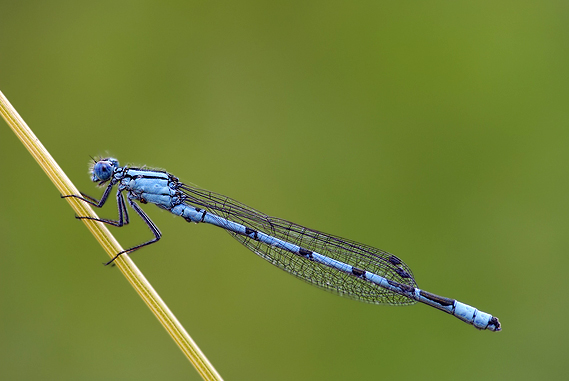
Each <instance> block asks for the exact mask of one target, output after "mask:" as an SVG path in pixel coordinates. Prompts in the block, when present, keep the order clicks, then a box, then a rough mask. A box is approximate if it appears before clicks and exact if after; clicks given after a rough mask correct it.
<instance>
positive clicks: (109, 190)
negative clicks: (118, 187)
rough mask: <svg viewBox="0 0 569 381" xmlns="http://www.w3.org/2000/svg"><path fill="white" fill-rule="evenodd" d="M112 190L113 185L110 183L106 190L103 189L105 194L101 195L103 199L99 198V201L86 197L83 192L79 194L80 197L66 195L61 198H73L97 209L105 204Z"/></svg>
mask: <svg viewBox="0 0 569 381" xmlns="http://www.w3.org/2000/svg"><path fill="white" fill-rule="evenodd" d="M112 188H113V184H112V183H111V184H109V186H108V187H107V189H105V192H104V193H103V197H101V200H97V199H96V198H93V197H91V196H88V195H86V194H85V193H83V192H81V196H77V195H76V194H68V195H65V196H61V198H67V197H75V198H78V199H79V200H83V201H85V202H86V203H88V204H91V205H93V206H96V207H97V208H100V207H102V206H103V205H105V202H107V198H109V194H110V193H111V189H112Z"/></svg>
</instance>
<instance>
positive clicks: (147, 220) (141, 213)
mask: <svg viewBox="0 0 569 381" xmlns="http://www.w3.org/2000/svg"><path fill="white" fill-rule="evenodd" d="M121 198H122V197H121ZM123 203H124V199H123ZM128 204H129V205H130V206H131V207H132V209H134V211H135V212H136V213H137V214H138V215H139V216H140V218H142V220H143V221H144V222H145V223H146V225H147V226H148V227H149V228H150V231H152V234H154V238H153V239H151V240H150V241H147V242H144V243H141V244H140V245H136V246H133V247H131V248H130V249H127V250H123V251H121V252H120V253H118V254H117V255H115V256H114V257H113V259H111V260H110V261H108V262H107V263H105V266H107V265H110V264H111V263H113V262H114V260H115V259H117V258H118V257H119V256H120V255H121V254H125V253H130V252H133V251H134V250H137V249H140V248H141V247H144V246H147V245H150V244H151V243H154V242H157V241H158V240H159V239H160V238H161V237H162V233H161V232H160V229H158V227H157V226H156V225H155V224H154V222H152V220H151V219H150V217H148V215H147V214H146V213H144V211H143V210H142V209H141V208H140V206H138V205H137V204H136V203H135V202H134V201H133V200H132V199H131V198H130V197H129V198H128ZM125 212H126V210H125Z"/></svg>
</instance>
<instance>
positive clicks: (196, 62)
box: [0, 1, 569, 380]
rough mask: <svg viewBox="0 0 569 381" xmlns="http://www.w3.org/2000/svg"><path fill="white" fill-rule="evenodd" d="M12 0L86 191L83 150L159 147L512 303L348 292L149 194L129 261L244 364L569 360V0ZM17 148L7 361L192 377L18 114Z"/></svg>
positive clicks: (228, 366) (10, 53)
mask: <svg viewBox="0 0 569 381" xmlns="http://www.w3.org/2000/svg"><path fill="white" fill-rule="evenodd" d="M0 6H1V12H0V90H1V91H2V92H4V94H5V95H6V96H7V97H8V99H9V100H10V101H11V102H12V104H13V105H14V106H15V107H16V109H17V110H18V111H19V112H20V114H21V115H22V117H23V118H24V119H25V120H26V121H27V123H28V124H29V125H30V126H31V127H32V129H33V130H34V131H35V133H36V134H37V136H38V138H39V139H40V140H41V141H42V143H43V144H44V145H45V146H46V147H47V149H48V150H49V151H50V152H51V154H52V155H53V156H54V158H55V159H56V160H57V161H58V163H59V164H60V165H61V167H62V168H63V169H64V170H65V171H66V172H67V174H68V176H69V177H70V178H71V179H72V180H73V181H74V182H75V183H76V185H77V186H78V187H79V188H80V189H81V190H83V191H85V192H86V193H88V194H91V195H94V196H97V197H98V196H99V195H100V194H101V190H100V189H97V188H96V187H95V185H94V184H93V183H91V182H90V180H89V178H88V175H87V164H88V161H89V155H105V154H112V155H113V156H115V157H117V158H118V159H119V160H120V161H121V163H123V164H127V163H129V164H135V165H143V164H146V165H148V166H152V167H158V168H164V169H167V170H168V171H170V172H172V173H174V174H175V175H176V176H178V177H179V178H180V179H181V180H183V181H185V182H189V183H194V184H197V185H199V186H200V187H203V188H206V189H210V190H213V191H216V192H219V193H222V194H226V195H228V196H230V197H232V198H235V199H237V200H239V201H241V202H244V203H246V204H248V205H251V206H253V207H255V208H257V209H259V210H261V211H263V212H265V213H267V214H270V215H274V216H279V217H282V218H286V219H289V220H292V221H295V222H297V223H300V224H303V225H306V226H309V227H311V228H315V229H318V230H322V231H325V232H329V233H332V234H336V235H339V236H342V237H348V238H350V239H353V240H356V241H360V242H364V243H366V244H369V245H373V246H377V247H379V248H381V249H384V250H387V251H390V252H392V253H394V254H396V255H397V256H399V257H401V258H402V259H403V260H404V261H405V262H406V263H407V264H408V265H409V266H410V267H411V268H412V269H413V272H414V274H415V277H416V279H417V282H418V284H419V286H420V287H421V288H424V289H425V290H428V291H431V292H434V293H437V294H440V295H444V296H448V297H452V298H457V299H458V300H461V301H463V302H465V303H468V304H471V305H473V306H475V307H477V308H479V309H481V310H483V311H486V312H489V313H491V314H493V315H495V316H497V317H499V318H500V320H501V322H502V324H503V331H502V332H500V333H492V332H479V331H477V330H476V329H474V328H472V327H471V326H468V325H466V324H464V323H461V322H460V321H458V320H457V319H455V318H453V317H451V316H447V315H445V314H444V313H441V312H439V311H436V310H434V309H432V308H428V307H426V306H423V305H415V306H411V307H387V306H374V305H368V304H364V303H357V302H354V301H351V300H348V299H344V298H339V297H337V296H335V295H332V294H329V293H326V292H323V291H321V290H319V289H317V288H315V287H312V286H309V285H307V284H305V283H303V282H301V281H298V280H296V279H294V278H293V277H291V276H290V275H288V274H286V273H284V272H282V271H280V270H279V269H277V268H275V267H273V266H271V265H269V264H268V263H266V262H265V261H263V260H261V259H260V258H259V257H257V256H256V255H254V254H253V253H251V252H250V251H248V250H247V249H246V248H245V247H243V246H241V245H239V244H238V243H237V242H236V241H235V240H234V239H232V238H231V237H230V236H229V235H228V234H226V233H224V232H223V231H220V230H219V229H215V228H213V227H209V226H204V225H194V224H192V225H190V224H187V223H186V222H184V221H183V220H181V219H180V218H175V217H173V216H172V215H170V214H168V213H166V212H163V211H160V210H159V209H158V208H155V207H153V206H152V205H149V206H147V207H146V208H145V209H146V210H147V211H148V213H149V214H150V216H151V218H153V219H154V221H155V222H156V223H157V225H158V226H159V227H160V228H161V229H162V232H163V233H164V237H163V240H162V241H161V242H160V243H159V244H157V245H154V246H152V247H149V248H145V249H144V250H141V251H139V252H137V253H136V254H134V255H133V256H132V258H133V259H134V260H135V262H136V263H137V265H138V266H139V267H140V269H141V270H142V271H143V272H144V274H145V275H146V276H147V278H148V279H149V280H150V282H151V283H152V284H153V285H154V286H155V287H156V289H157V291H158V292H159V293H160V294H161V296H162V297H163V298H164V300H165V301H166V302H167V303H168V305H169V306H170V308H171V309H172V310H173V311H174V313H175V314H176V315H177V317H178V318H179V320H180V321H181V322H182V324H183V325H184V326H185V327H186V329H187V330H188V332H189V333H190V335H192V337H193V338H194V339H195V340H196V341H197V343H198V344H199V346H200V347H201V349H202V350H203V351H204V352H205V354H206V355H207V356H208V358H209V359H210V361H211V362H212V363H213V364H214V365H215V366H216V368H217V369H218V371H219V372H220V373H221V375H222V376H224V377H225V378H226V379H227V380H313V379H321V380H348V379H366V380H373V379H380V378H381V379H457V378H461V379H464V380H470V379H493V380H496V379H516V380H521V379H528V380H532V379H538V378H539V379H562V378H565V377H566V374H567V371H568V370H569V365H568V363H567V354H568V353H569V351H568V348H567V347H568V345H567V342H568V339H569V328H568V326H567V316H568V313H569V308H568V302H567V300H568V297H567V290H568V289H569V288H568V287H567V281H566V277H567V268H568V265H569V259H568V253H567V247H568V239H567V231H568V227H569V224H568V215H569V202H568V197H567V191H568V187H569V181H568V171H567V162H568V159H569V154H568V151H567V147H568V143H569V126H568V122H569V107H568V105H569V102H568V101H569V75H568V68H569V48H568V47H569V17H568V16H569V3H568V2H567V1H557V2H555V1H543V2H530V1H480V2H459V4H456V3H455V2H445V1H429V2H407V1H401V2H385V1H368V2H363V1H362V2H336V1H308V2H307V1H296V2H294V1H286V2H274V1H273V2H264V1H240V2H232V1H227V2H209V1H191V2H187V1H180V2H149V1H122V2H121V1H119V2H116V1H99V2H75V1H49V2H41V1H18V2H8V1H2V2H1V3H0ZM2 123H3V122H2ZM0 163H2V176H1V177H0V185H1V186H0V250H1V255H0V319H1V320H0V374H1V376H2V379H6V380H30V379H43V380H47V379H57V380H101V379H116V380H157V379H169V380H175V379H194V380H195V379H198V378H199V377H198V375H197V373H196V371H195V370H194V369H193V368H192V366H191V365H190V364H189V362H188V361H187V360H186V359H185V358H184V356H183V355H182V353H181V352H180V351H179V349H178V348H177V347H176V346H175V345H174V343H173V342H172V340H171V339H170V338H169V336H168V335H167V334H166V332H165V331H164V330H163V329H162V328H161V327H160V325H159V324H158V323H157V321H156V320H155V318H154V317H153V316H152V315H151V313H150V312H149V311H148V310H147V308H146V307H145V305H144V304H143V303H142V302H141V300H140V299H139V298H138V296H137V295H136V294H135V293H134V291H133V290H132V289H131V287H130V286H129V285H128V284H127V282H126V281H125V280H124V278H123V277H122V276H121V275H120V273H119V272H118V270H117V269H116V268H115V269H113V268H104V267H103V266H101V262H103V261H106V260H107V259H108V258H107V256H106V254H105V253H104V252H103V250H102V249H101V248H100V247H99V245H98V244H97V243H96V241H95V240H94V239H93V238H92V237H91V236H90V234H89V233H88V231H87V229H86V228H85V227H84V226H83V224H82V223H80V222H78V221H76V220H75V219H74V218H73V211H72V210H71V208H70V207H69V206H68V205H67V203H66V202H65V201H63V200H61V199H59V193H58V192H57V190H56V189H55V188H54V186H53V185H52V184H51V183H50V181H49V180H48V178H47V177H46V176H45V174H44V173H43V172H42V171H41V170H40V168H39V167H38V165H37V164H36V163H35V162H34V161H33V159H32V158H31V157H30V155H29V154H28V153H27V152H26V151H25V149H24V148H23V146H22V145H21V144H20V143H19V141H18V140H17V139H16V138H15V136H14V135H13V133H12V132H10V131H9V129H8V128H5V127H2V128H0ZM99 214H100V215H101V216H104V217H115V216H116V207H115V204H114V201H113V202H110V203H109V205H108V206H107V207H106V208H105V209H103V210H101V211H100V212H99ZM112 232H113V233H115V234H116V236H117V238H118V239H119V241H120V242H121V243H122V244H123V246H125V247H127V246H131V245H134V244H137V243H139V242H141V241H142V240H145V239H148V238H149V237H150V233H149V232H148V230H147V229H146V228H145V227H144V225H143V224H142V222H141V221H139V220H138V219H136V218H133V223H132V224H131V226H129V227H127V228H124V229H120V230H119V229H112Z"/></svg>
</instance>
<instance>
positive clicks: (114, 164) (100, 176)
mask: <svg viewBox="0 0 569 381" xmlns="http://www.w3.org/2000/svg"><path fill="white" fill-rule="evenodd" d="M118 167H119V162H118V160H117V159H114V158H112V157H108V158H106V159H99V160H96V161H94V164H93V167H92V168H91V180H92V181H93V182H98V183H99V184H103V183H105V182H107V181H109V180H110V179H111V176H113V173H114V171H115V169H117V168H118Z"/></svg>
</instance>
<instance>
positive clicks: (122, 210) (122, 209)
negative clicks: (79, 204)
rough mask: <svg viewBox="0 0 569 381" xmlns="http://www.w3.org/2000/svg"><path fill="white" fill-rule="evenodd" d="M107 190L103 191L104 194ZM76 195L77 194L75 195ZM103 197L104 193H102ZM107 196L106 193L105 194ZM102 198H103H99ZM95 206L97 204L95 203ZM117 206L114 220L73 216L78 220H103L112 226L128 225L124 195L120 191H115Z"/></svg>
mask: <svg viewBox="0 0 569 381" xmlns="http://www.w3.org/2000/svg"><path fill="white" fill-rule="evenodd" d="M106 193H107V192H106V191H105V194H106ZM75 197H77V196H75ZM103 197H104V195H103ZM107 197H108V195H107ZM77 198H80V197H77ZM101 200H103V199H101ZM95 206H97V205H95ZM117 206H118V209H119V219H118V221H115V220H109V219H107V218H94V217H87V216H84V217H83V216H75V218H77V219H79V220H91V221H99V222H103V223H105V224H109V225H113V226H117V227H119V228H120V227H121V226H124V225H128V223H129V222H130V219H129V217H128V211H127V210H126V203H125V202H124V196H123V194H122V191H118V192H117Z"/></svg>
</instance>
